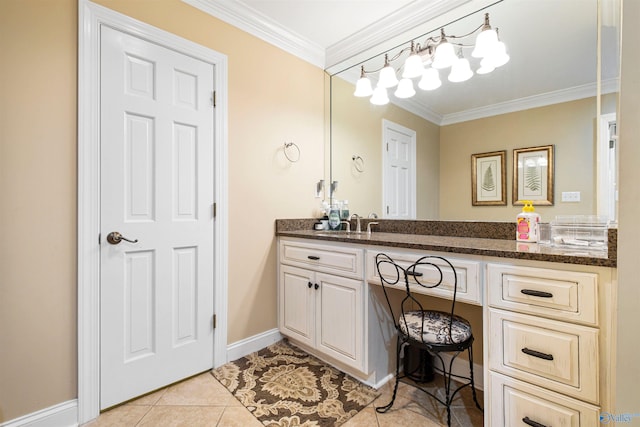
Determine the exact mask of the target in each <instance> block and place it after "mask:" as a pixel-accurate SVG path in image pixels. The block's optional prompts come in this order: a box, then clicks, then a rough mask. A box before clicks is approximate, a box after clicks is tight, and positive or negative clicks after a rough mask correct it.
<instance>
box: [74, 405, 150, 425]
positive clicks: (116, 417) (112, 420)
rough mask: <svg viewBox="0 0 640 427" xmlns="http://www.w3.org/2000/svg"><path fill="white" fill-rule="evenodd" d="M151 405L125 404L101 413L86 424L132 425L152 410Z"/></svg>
mask: <svg viewBox="0 0 640 427" xmlns="http://www.w3.org/2000/svg"><path fill="white" fill-rule="evenodd" d="M151 409H152V407H151V406H129V405H123V406H118V407H117V408H113V409H110V410H108V411H106V412H103V413H102V414H100V416H99V417H98V418H96V419H95V420H94V421H92V422H90V423H87V424H84V426H87V427H116V426H117V427H130V426H131V427H132V426H135V425H136V424H138V422H139V421H140V420H141V419H142V418H143V417H144V416H145V415H146V414H147V413H148V412H149V410H151Z"/></svg>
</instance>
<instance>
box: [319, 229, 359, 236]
mask: <svg viewBox="0 0 640 427" xmlns="http://www.w3.org/2000/svg"><path fill="white" fill-rule="evenodd" d="M363 234H367V232H366V231H360V232H358V231H345V230H336V231H327V230H323V231H317V232H316V233H315V235H316V236H321V237H349V236H361V235H363Z"/></svg>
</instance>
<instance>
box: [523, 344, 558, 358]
mask: <svg viewBox="0 0 640 427" xmlns="http://www.w3.org/2000/svg"><path fill="white" fill-rule="evenodd" d="M522 352H523V353H524V354H528V355H529V356H533V357H537V358H539V359H544V360H553V354H547V353H541V352H539V351H535V350H531V349H529V348H527V347H525V348H523V349H522Z"/></svg>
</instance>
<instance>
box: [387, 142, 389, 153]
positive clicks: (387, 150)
mask: <svg viewBox="0 0 640 427" xmlns="http://www.w3.org/2000/svg"><path fill="white" fill-rule="evenodd" d="M387 151H389V143H388V142H387Z"/></svg>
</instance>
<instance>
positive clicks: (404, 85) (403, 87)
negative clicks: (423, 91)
mask: <svg viewBox="0 0 640 427" xmlns="http://www.w3.org/2000/svg"><path fill="white" fill-rule="evenodd" d="M415 94H416V91H415V89H414V88H413V82H412V81H411V79H402V80H400V83H398V88H397V89H396V91H395V92H394V95H395V96H396V97H398V98H411V97H412V96H413V95H415Z"/></svg>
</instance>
